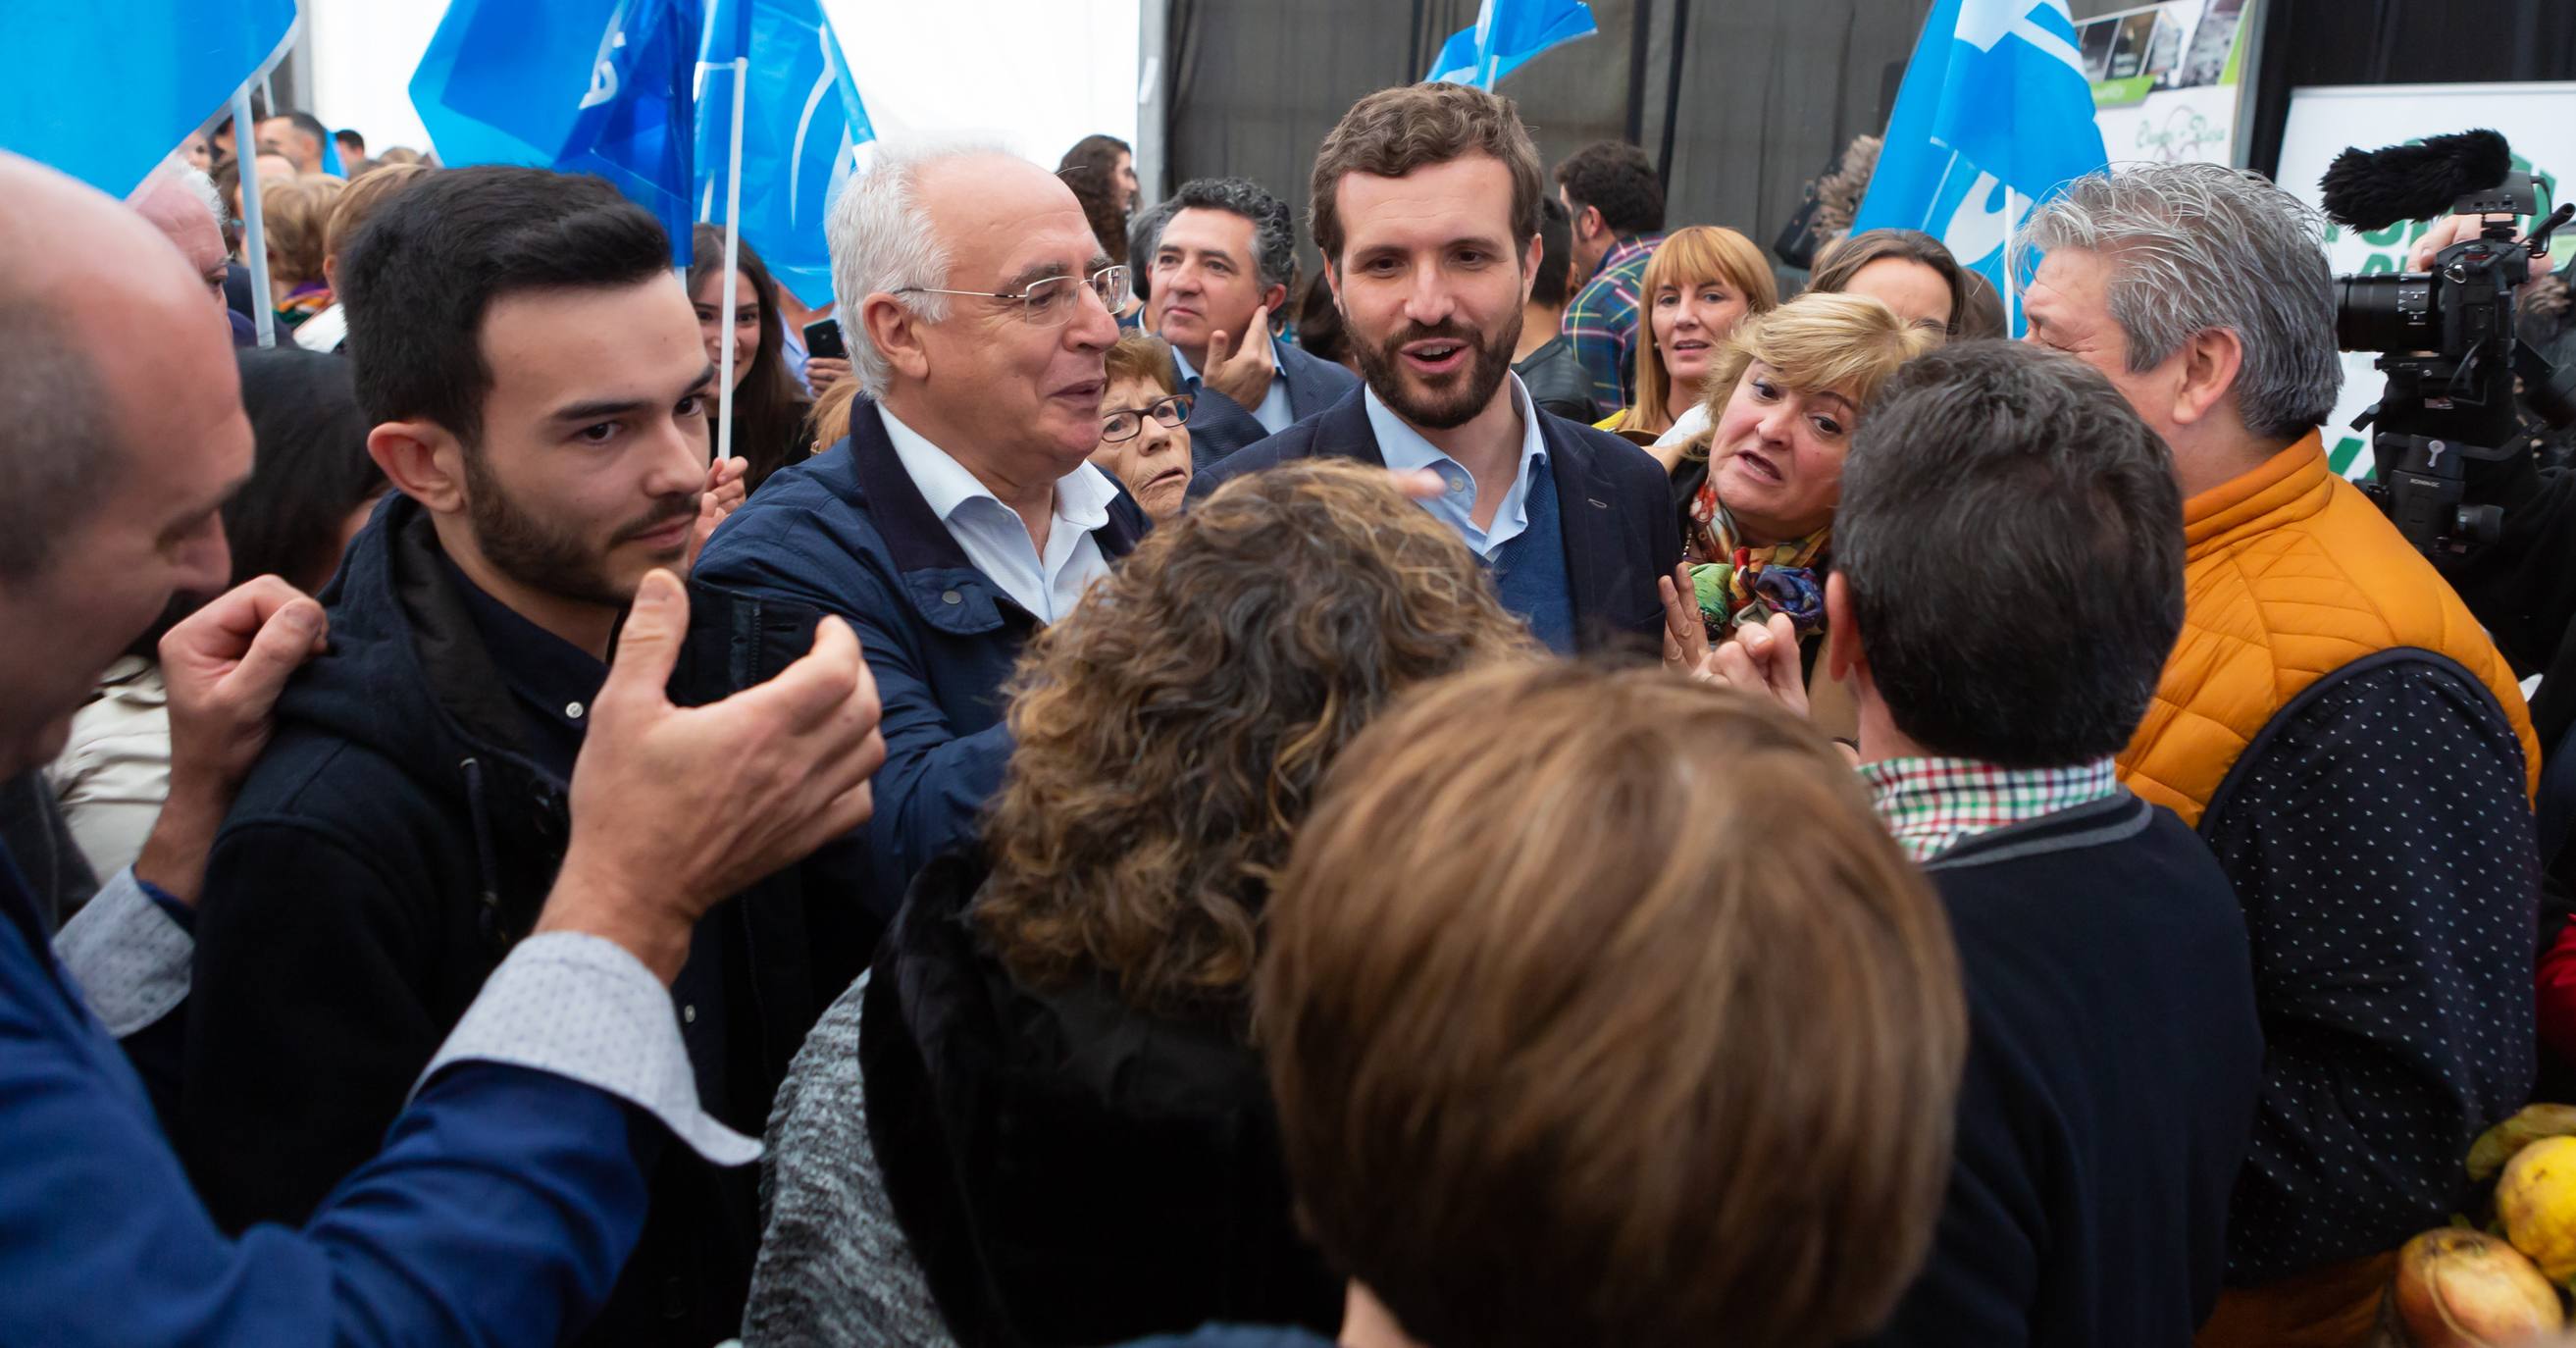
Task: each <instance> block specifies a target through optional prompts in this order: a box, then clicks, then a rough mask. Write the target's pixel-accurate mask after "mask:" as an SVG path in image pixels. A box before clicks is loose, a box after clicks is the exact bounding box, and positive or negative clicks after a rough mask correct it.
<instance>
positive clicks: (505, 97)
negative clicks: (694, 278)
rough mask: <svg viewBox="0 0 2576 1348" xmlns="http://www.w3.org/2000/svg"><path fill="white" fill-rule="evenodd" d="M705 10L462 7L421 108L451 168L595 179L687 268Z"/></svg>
mask: <svg viewBox="0 0 2576 1348" xmlns="http://www.w3.org/2000/svg"><path fill="white" fill-rule="evenodd" d="M704 27H705V20H704V10H703V9H702V8H701V6H700V3H699V0H546V3H544V4H528V3H526V2H525V0H454V3H453V4H451V5H450V6H449V7H448V11H447V17H446V18H445V19H443V20H441V21H440V22H439V25H438V32H437V34H436V35H435V36H434V37H432V38H431V39H430V43H429V50H428V51H427V52H426V53H425V54H424V55H423V56H422V57H421V61H420V68H419V69H418V70H417V71H415V72H414V73H413V75H412V81H411V101H412V105H413V106H414V107H415V108H417V109H418V110H419V112H420V118H421V123H422V125H424V126H426V127H427V128H428V129H429V137H430V143H431V144H432V145H434V146H435V147H436V148H437V151H438V156H439V158H440V159H441V160H443V161H444V162H446V163H447V164H449V165H465V164H526V165H532V166H535V167H539V168H552V169H557V170H560V171H562V172H566V173H596V174H598V175H600V176H601V177H603V178H606V179H608V180H609V181H610V182H612V183H615V184H616V185H617V188H618V190H619V191H622V192H624V193H625V194H626V195H627V196H628V197H629V198H631V199H633V200H634V201H635V202H636V203H638V204H639V205H642V206H644V207H646V208H647V209H649V210H651V211H652V212H653V214H654V215H655V216H657V217H659V218H660V220H661V221H662V227H663V228H664V229H665V230H666V231H668V232H669V233H670V235H671V240H672V244H671V246H672V258H673V260H674V261H675V262H686V261H687V260H688V247H689V226H690V224H691V223H692V221H693V220H694V218H695V216H694V213H693V211H692V210H691V206H692V205H693V201H692V197H691V192H690V188H691V165H690V158H691V153H690V152H691V149H692V143H693V141H694V138H695V127H694V120H693V118H694V113H693V109H692V106H691V105H692V96H691V95H692V90H691V85H692V83H693V80H694V77H695V74H696V65H697V52H698V44H699V41H700V39H701V38H702V36H703V29H704Z"/></svg>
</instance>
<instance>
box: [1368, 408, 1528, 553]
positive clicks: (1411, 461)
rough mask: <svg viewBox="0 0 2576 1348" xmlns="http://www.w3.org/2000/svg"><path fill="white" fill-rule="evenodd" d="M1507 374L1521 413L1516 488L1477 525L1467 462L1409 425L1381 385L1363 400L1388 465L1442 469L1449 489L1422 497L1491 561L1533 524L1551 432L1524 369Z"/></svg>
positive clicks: (1472, 480)
mask: <svg viewBox="0 0 2576 1348" xmlns="http://www.w3.org/2000/svg"><path fill="white" fill-rule="evenodd" d="M1506 377H1507V378H1509V379H1510V380H1511V381H1512V399H1513V401H1514V402H1515V403H1516V404H1517V405H1518V406H1519V408H1520V413H1521V458H1520V463H1519V465H1518V467H1516V468H1515V469H1514V470H1513V472H1512V485H1511V489H1510V490H1508V491H1506V492H1504V493H1503V500H1502V504H1500V505H1498V506H1496V507H1495V509H1494V522H1493V523H1492V524H1489V525H1487V526H1485V527H1484V528H1482V529H1479V528H1477V527H1476V478H1475V475H1474V474H1472V473H1469V472H1468V471H1467V466H1466V465H1465V464H1462V463H1460V462H1458V461H1457V460H1456V459H1453V458H1450V457H1449V456H1448V455H1447V454H1444V453H1442V452H1441V451H1440V447H1439V446H1437V445H1434V444H1432V443H1431V442H1430V441H1429V440H1426V439H1424V438H1423V437H1422V432H1420V431H1417V430H1415V429H1413V427H1411V426H1409V425H1406V424H1405V421H1404V418H1402V417H1399V416H1397V415H1396V414H1395V411H1394V409H1393V408H1390V407H1388V406H1387V405H1386V404H1385V402H1383V401H1381V400H1380V399H1379V398H1378V396H1377V390H1376V389H1370V390H1369V391H1368V392H1367V393H1366V394H1365V395H1363V400H1362V406H1364V407H1365V408H1366V409H1367V410H1368V419H1369V429H1370V430H1371V431H1374V432H1376V433H1377V448H1378V453H1379V454H1381V455H1383V456H1385V458H1386V466H1387V467H1389V468H1392V469H1395V470H1397V471H1398V472H1407V473H1410V472H1417V471H1420V470H1422V469H1429V470H1430V471H1432V472H1434V473H1438V474H1439V475H1440V480H1441V481H1442V482H1445V483H1447V484H1448V486H1449V490H1447V491H1445V492H1442V493H1441V494H1440V495H1438V496H1435V497H1433V498H1431V499H1430V500H1428V501H1425V502H1423V503H1422V505H1423V508H1424V509H1426V510H1429V511H1430V512H1431V513H1432V514H1434V515H1437V516H1439V517H1440V518H1441V519H1442V520H1444V521H1446V522H1447V523H1448V525H1449V527H1450V528H1452V529H1455V530H1457V531H1458V536H1459V537H1460V538H1463V539H1465V540H1466V541H1467V547H1468V548H1469V550H1471V551H1473V552H1474V553H1475V554H1476V555H1477V556H1479V557H1482V558H1485V559H1486V560H1488V561H1491V560H1492V559H1493V556H1494V554H1495V553H1496V552H1499V551H1501V550H1502V546H1503V545H1504V544H1505V543H1509V542H1511V541H1512V540H1513V539H1515V538H1518V537H1520V536H1521V534H1522V533H1524V532H1526V531H1527V530H1528V528H1529V484H1530V474H1531V473H1534V472H1543V471H1545V470H1546V468H1547V434H1546V433H1545V432H1544V431H1541V430H1540V429H1539V424H1538V412H1537V409H1536V408H1535V407H1534V406H1533V405H1532V404H1531V402H1530V396H1529V390H1528V389H1526V388H1523V387H1522V386H1521V377H1520V376H1519V375H1516V374H1515V375H1509V376H1506Z"/></svg>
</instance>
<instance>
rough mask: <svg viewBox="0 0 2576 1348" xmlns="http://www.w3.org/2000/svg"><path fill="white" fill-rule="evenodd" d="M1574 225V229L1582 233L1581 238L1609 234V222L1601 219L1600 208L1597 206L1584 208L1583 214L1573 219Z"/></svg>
mask: <svg viewBox="0 0 2576 1348" xmlns="http://www.w3.org/2000/svg"><path fill="white" fill-rule="evenodd" d="M1574 224H1575V228H1577V229H1579V230H1581V231H1582V235H1581V236H1582V237H1583V238H1587V239H1588V238H1591V237H1592V236H1594V235H1596V234H1607V233H1609V232H1610V222H1608V221H1606V220H1604V219H1602V218H1601V208H1600V207H1598V206H1586V207H1584V208H1583V213H1582V214H1580V215H1577V216H1576V217H1574Z"/></svg>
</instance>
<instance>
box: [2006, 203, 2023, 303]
mask: <svg viewBox="0 0 2576 1348" xmlns="http://www.w3.org/2000/svg"><path fill="white" fill-rule="evenodd" d="M2016 200H2017V198H2016V194H2015V193H2014V192H2013V190H2012V185H2011V184H2009V183H2007V184H2005V186H2004V336H2005V337H2006V338H2007V339H2009V340H2012V341H2019V340H2021V276H2020V268H2018V267H2015V266H2014V265H2013V247H2012V238H2013V234H2014V233H2015V232H2016V231H2018V230H2019V229H2020V228H2021V212H2020V211H2019V210H2018V209H2016V208H2015V207H2016Z"/></svg>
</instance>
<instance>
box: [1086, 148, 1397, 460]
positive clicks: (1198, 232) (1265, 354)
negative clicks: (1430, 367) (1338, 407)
mask: <svg viewBox="0 0 2576 1348" xmlns="http://www.w3.org/2000/svg"><path fill="white" fill-rule="evenodd" d="M1167 205H1168V206H1169V212H1168V214H1167V215H1166V217H1165V219H1164V223H1163V225H1162V227H1161V228H1160V229H1159V230H1157V231H1156V236H1155V239H1154V243H1153V248H1152V250H1151V251H1150V252H1148V253H1146V254H1143V255H1141V256H1139V257H1137V258H1136V259H1135V261H1136V264H1137V265H1138V266H1140V267H1144V268H1146V269H1147V271H1148V272H1149V274H1150V276H1151V279H1152V289H1151V297H1150V298H1149V299H1148V300H1147V301H1146V309H1145V326H1146V328H1147V329H1148V330H1150V331H1152V332H1154V333H1156V334H1158V335H1159V336H1161V337H1162V339H1163V340H1164V341H1167V342H1169V343H1171V344H1172V354H1173V355H1174V356H1175V357H1177V358H1178V360H1179V364H1180V369H1181V387H1182V389H1183V391H1185V392H1187V393H1190V394H1192V395H1194V396H1195V397H1196V399H1197V402H1196V403H1194V404H1193V405H1192V407H1191V409H1190V457H1191V459H1192V460H1193V463H1194V466H1195V467H1198V468H1205V467H1207V466H1208V465H1209V464H1212V463H1215V462H1216V461H1218V460H1219V459H1222V458H1224V457H1226V456H1227V455H1229V454H1232V453H1233V452H1235V451H1236V450H1238V449H1241V448H1243V447H1244V446H1245V445H1248V444H1252V443H1253V442H1255V441H1257V440H1260V439H1261V438H1263V437H1264V436H1270V435H1276V434H1278V433H1279V432H1281V431H1284V430H1286V429H1288V427H1289V426H1291V425H1292V424H1294V423H1296V422H1299V421H1303V420H1305V419H1306V418H1308V417H1310V416H1313V415H1314V414H1316V413H1317V412H1321V411H1323V410H1324V409H1325V408H1327V407H1330V406H1332V405H1333V404H1335V403H1337V402H1340V401H1341V400H1342V399H1343V397H1345V396H1346V395H1348V394H1349V393H1350V392H1351V390H1353V389H1355V388H1358V387H1359V382H1360V381H1359V378H1358V376H1356V375H1353V374H1352V373H1351V372H1350V371H1348V370H1345V369H1343V368H1342V367H1341V366H1339V365H1336V364H1334V363H1333V362H1331V361H1328V360H1319V359H1317V358H1315V357H1313V356H1310V355H1308V354H1306V353H1305V352H1303V351H1300V350H1298V349H1297V348H1296V347H1293V346H1290V345H1289V344H1288V343H1286V342H1283V341H1281V340H1279V339H1278V338H1277V337H1274V336H1272V335H1271V329H1270V320H1271V318H1272V317H1273V316H1274V315H1283V314H1284V309H1283V306H1285V305H1286V304H1287V303H1288V285H1289V282H1290V280H1291V279H1293V277H1294V276H1295V273H1296V270H1297V228H1296V221H1295V218H1294V217H1293V216H1291V215H1290V214H1289V211H1288V203H1286V202H1284V201H1281V200H1280V199H1279V198H1277V197H1275V196H1272V195H1271V194H1270V193H1269V192H1267V191H1265V190H1263V189H1262V187H1261V185H1260V184H1258V183H1255V182H1253V181H1252V180H1250V179H1248V178H1193V179H1191V180H1190V181H1188V182H1185V183H1183V184H1181V190H1180V191H1178V192H1175V193H1173V194H1172V199H1171V201H1170V202H1169V203H1167Z"/></svg>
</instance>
